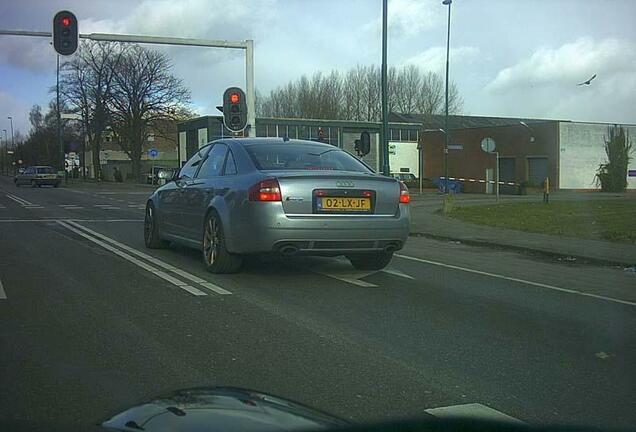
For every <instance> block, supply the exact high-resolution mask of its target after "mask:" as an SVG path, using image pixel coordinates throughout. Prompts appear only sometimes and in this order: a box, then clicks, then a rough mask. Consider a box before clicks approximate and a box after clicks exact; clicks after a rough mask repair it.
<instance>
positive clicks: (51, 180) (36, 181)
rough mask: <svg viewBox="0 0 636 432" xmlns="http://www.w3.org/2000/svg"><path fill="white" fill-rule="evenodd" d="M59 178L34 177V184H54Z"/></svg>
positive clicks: (57, 183)
mask: <svg viewBox="0 0 636 432" xmlns="http://www.w3.org/2000/svg"><path fill="white" fill-rule="evenodd" d="M60 182H61V180H60V179H35V184H37V185H38V186H55V185H59V184H60Z"/></svg>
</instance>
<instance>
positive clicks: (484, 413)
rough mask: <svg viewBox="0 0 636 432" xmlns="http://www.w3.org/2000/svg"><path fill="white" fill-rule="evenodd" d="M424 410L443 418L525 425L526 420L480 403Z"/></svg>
mask: <svg viewBox="0 0 636 432" xmlns="http://www.w3.org/2000/svg"><path fill="white" fill-rule="evenodd" d="M424 411H426V412H427V413H429V414H431V415H434V416H435V417H438V418H442V419H456V418H463V419H466V418H469V419H475V420H486V421H488V420H489V421H494V422H505V423H510V424H512V425H525V423H524V422H522V421H521V420H519V419H517V418H515V417H511V416H509V415H508V414H504V413H502V412H501V411H497V410H496V409H493V408H490V407H489V406H486V405H482V404H479V403H471V404H464V405H451V406H447V407H440V408H431V409H427V410H424Z"/></svg>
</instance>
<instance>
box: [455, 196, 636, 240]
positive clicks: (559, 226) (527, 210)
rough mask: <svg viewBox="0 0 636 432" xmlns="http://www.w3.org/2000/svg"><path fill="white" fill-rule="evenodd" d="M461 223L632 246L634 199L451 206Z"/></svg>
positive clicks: (635, 216)
mask: <svg viewBox="0 0 636 432" xmlns="http://www.w3.org/2000/svg"><path fill="white" fill-rule="evenodd" d="M448 216H450V217H453V218H457V219H460V220H462V221H465V222H471V223H475V224H482V225H489V226H494V227H499V228H509V229H514V230H519V231H528V232H534V233H542V234H553V235H563V236H568V237H579V238H588V239H597V240H608V241H615V242H622V243H629V244H634V245H636V200H602V201H601V200H598V201H554V202H551V203H550V204H543V203H510V204H496V205H475V206H464V207H455V208H454V209H453V210H452V212H450V213H449V214H448Z"/></svg>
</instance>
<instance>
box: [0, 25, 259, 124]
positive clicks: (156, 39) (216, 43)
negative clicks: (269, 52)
mask: <svg viewBox="0 0 636 432" xmlns="http://www.w3.org/2000/svg"><path fill="white" fill-rule="evenodd" d="M0 35H6V36H31V37H49V38H50V37H52V33H51V32H40V31H27V30H0ZM79 37H80V38H81V39H88V40H93V41H101V42H128V43H144V44H156V45H181V46H198V47H210V48H229V49H244V50H245V87H246V89H245V90H246V95H245V96H246V99H247V100H246V102H247V123H248V124H249V125H250V128H249V129H248V131H247V132H248V136H256V112H255V107H256V104H255V100H254V99H255V94H254V41H253V40H251V39H248V40H244V41H229V40H206V39H191V38H174V37H163V36H143V35H130V34H113V33H83V34H80V35H79Z"/></svg>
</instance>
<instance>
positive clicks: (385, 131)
mask: <svg viewBox="0 0 636 432" xmlns="http://www.w3.org/2000/svg"><path fill="white" fill-rule="evenodd" d="M387 3H388V0H382V72H381V73H382V141H381V144H380V145H381V148H382V173H383V174H384V175H385V176H390V175H391V169H390V167H389V140H388V137H389V121H388V113H387V111H388V107H387V77H386V69H387V67H386V45H387V43H386V39H387V13H388V6H387Z"/></svg>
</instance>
